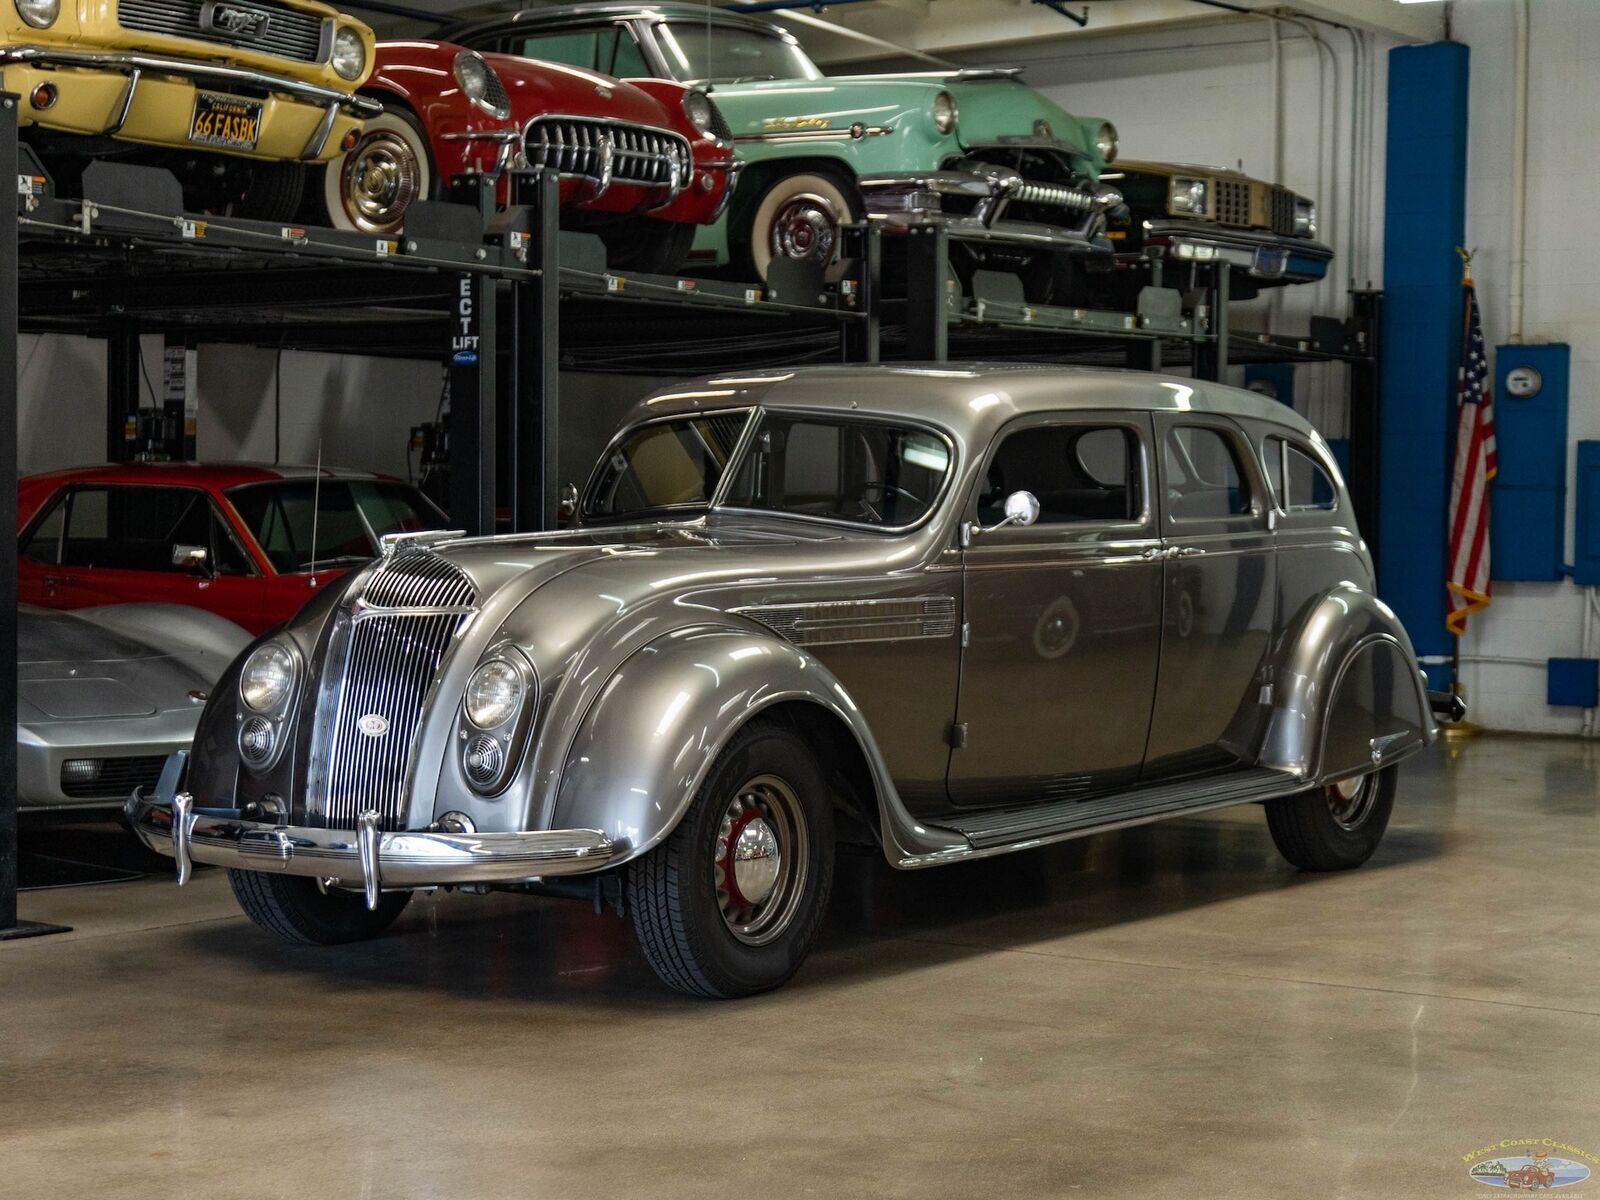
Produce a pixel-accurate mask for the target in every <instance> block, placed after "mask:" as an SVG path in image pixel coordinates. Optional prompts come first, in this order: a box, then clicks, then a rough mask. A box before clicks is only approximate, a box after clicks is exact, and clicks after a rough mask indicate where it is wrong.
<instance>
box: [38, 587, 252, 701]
mask: <svg viewBox="0 0 1600 1200" xmlns="http://www.w3.org/2000/svg"><path fill="white" fill-rule="evenodd" d="M226 666H227V662H226V660H224V659H222V658H220V657H219V656H216V655H209V654H203V653H201V652H198V651H196V652H195V653H193V654H172V653H168V652H166V651H163V650H160V649H157V648H155V647H152V646H149V645H146V644H144V643H143V642H140V641H138V640H137V639H134V638H131V637H128V636H125V635H123V634H120V633H116V632H113V631H111V630H109V629H104V628H102V627H100V626H99V625H96V624H95V623H94V622H93V621H90V620H88V619H87V618H84V617H79V616H76V615H75V614H73V613H68V612H53V611H47V610H43V609H34V608H21V609H19V610H18V612H17V719H18V721H19V722H20V723H22V724H24V725H39V724H47V723H51V722H56V721H81V720H100V719H106V718H124V717H142V716H154V715H156V714H157V713H158V712H169V711H172V710H174V709H178V710H187V709H197V708H198V706H199V704H200V703H201V702H202V701H203V699H204V696H205V693H206V692H207V691H208V690H209V688H210V686H211V683H212V681H213V680H215V679H216V677H217V676H218V675H219V674H221V672H222V669H223V668H224V667H226ZM191 693H198V694H199V696H200V699H199V700H197V699H195V698H194V696H193V695H191Z"/></svg>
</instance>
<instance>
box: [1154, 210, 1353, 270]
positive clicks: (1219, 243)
mask: <svg viewBox="0 0 1600 1200" xmlns="http://www.w3.org/2000/svg"><path fill="white" fill-rule="evenodd" d="M1145 244H1146V245H1152V244H1153V245H1158V246H1165V247H1166V248H1167V254H1168V256H1169V257H1170V258H1172V259H1175V260H1176V261H1178V262H1225V263H1227V264H1228V265H1229V266H1232V267H1237V268H1239V269H1241V270H1243V271H1245V272H1247V273H1248V274H1250V275H1253V276H1255V277H1256V278H1258V279H1288V280H1295V281H1298V282H1311V281H1314V280H1317V279H1321V278H1322V277H1323V276H1324V275H1326V274H1327V273H1328V263H1330V262H1331V261H1333V249H1332V248H1331V247H1329V246H1325V245H1323V244H1322V243H1321V242H1316V241H1312V240H1311V239H1310V238H1301V237H1289V236H1287V235H1285V234H1281V233H1271V232H1269V231H1267V230H1264V229H1224V228H1220V227H1218V226H1214V225H1206V224H1204V223H1203V222H1198V221H1149V222H1147V223H1146V224H1145Z"/></svg>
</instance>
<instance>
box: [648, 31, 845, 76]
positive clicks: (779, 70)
mask: <svg viewBox="0 0 1600 1200" xmlns="http://www.w3.org/2000/svg"><path fill="white" fill-rule="evenodd" d="M656 41H657V42H658V43H659V44H660V46H661V53H662V54H664V55H665V56H666V59H667V62H668V63H669V64H670V65H671V67H672V74H673V76H674V77H675V78H677V79H678V80H680V81H682V82H685V83H688V82H691V81H695V82H711V83H755V82H759V81H762V80H767V79H821V78H822V72H821V71H819V70H818V69H817V64H816V63H814V62H812V61H811V60H810V59H809V58H808V57H806V52H805V51H804V50H802V49H800V47H799V46H797V45H796V44H795V43H794V42H791V41H789V40H788V39H787V38H782V37H779V36H778V35H776V34H769V33H760V32H758V31H757V30H754V29H730V28H728V27H727V26H725V25H706V24H702V23H696V22H694V21H666V22H663V23H662V24H660V25H657V26H656Z"/></svg>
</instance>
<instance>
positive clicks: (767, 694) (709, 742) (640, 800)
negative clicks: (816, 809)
mask: <svg viewBox="0 0 1600 1200" xmlns="http://www.w3.org/2000/svg"><path fill="white" fill-rule="evenodd" d="M789 701H802V702H806V703H811V704H816V705H820V706H821V707H823V708H825V709H827V710H828V711H829V712H831V713H832V714H833V715H834V716H835V717H837V718H838V719H839V720H840V721H842V722H843V723H844V724H845V725H846V726H847V727H848V728H849V729H850V732H851V733H852V734H853V735H854V736H855V738H856V740H857V742H858V743H859V744H860V746H861V748H862V751H863V754H864V755H865V757H866V759H867V763H868V766H869V769H870V770H871V772H872V775H873V778H874V783H875V784H876V786H877V790H878V794H879V797H880V798H882V797H884V796H885V795H889V794H892V791H893V785H892V784H891V783H890V781H889V778H888V774H887V771H886V769H885V768H884V765H883V761H882V758H881V756H880V755H879V754H878V752H877V749H876V746H875V744H874V742H873V739H872V735H871V732H870V731H869V730H868V729H867V726H866V722H865V720H864V718H863V717H862V715H861V713H860V711H859V710H858V709H857V708H856V706H855V702H854V701H853V700H851V698H850V696H849V694H848V693H847V692H846V691H845V689H844V688H843V686H842V685H841V684H840V683H839V681H838V680H837V679H836V678H834V676H833V674H832V673H831V672H830V671H829V670H828V669H827V668H826V667H824V666H823V665H822V664H821V663H820V662H818V661H817V659H815V658H813V657H812V656H811V655H809V654H807V653H806V652H805V651H804V650H801V649H800V648H798V647H796V646H792V645H790V644H789V643H787V642H785V641H782V640H780V639H778V638H776V637H773V636H771V635H770V634H763V633H758V632H754V631H747V630H743V629H737V628H729V627H727V626H705V625H701V626H694V627H691V628H687V629H679V630H676V631H674V632H672V633H669V634H666V635H664V636H662V637H660V638H658V639H656V640H655V641H653V642H651V643H650V644H649V645H647V646H644V647H642V648H641V649H639V650H637V651H635V652H634V653H633V654H632V655H631V656H629V657H628V658H627V659H626V660H625V661H624V662H623V664H622V665H621V666H620V667H619V668H617V670H616V672H615V673H614V674H613V675H612V677H611V679H610V681H609V682H608V683H607V684H606V686H605V688H604V689H603V690H602V691H601V693H600V695H599V697H598V698H597V699H596V700H595V702H594V703H593V705H591V706H590V709H589V711H588V713H587V714H586V716H585V718H584V721H583V724H582V727H581V728H580V730H579V732H578V735H577V737H575V738H574V739H573V741H572V744H571V747H570V749H569V750H568V752H567V756H566V760H565V763H564V764H563V768H562V772H561V781H560V784H559V786H558V789H557V792H556V804H555V819H554V822H553V824H552V826H551V828H555V829H566V828H584V829H598V830H601V831H602V832H603V833H605V834H606V836H607V837H610V838H612V839H613V840H618V841H620V840H622V839H626V840H627V841H628V843H629V845H630V847H631V848H630V850H629V853H628V855H627V857H628V858H637V857H638V856H639V855H641V854H643V853H645V852H646V851H648V850H650V849H651V848H652V847H653V846H655V845H656V844H658V843H659V842H661V841H662V839H664V838H665V837H666V836H667V835H668V834H669V833H671V832H672V830H673V829H674V828H675V827H676V826H677V824H678V821H679V820H680V819H681V818H682V816H683V814H684V813H685V812H686V811H687V810H688V808H689V805H690V803H691V802H692V801H693V799H694V796H695V793H696V792H697V791H698V790H699V788H700V784H701V782H702V781H703V780H704V779H705V777H706V775H707V773H709V772H710V770H711V766H712V763H713V762H715V761H716V757H717V755H718V754H719V753H721V751H722V748H723V747H724V746H725V745H727V743H728V740H729V739H730V738H731V737H732V736H733V734H734V733H735V732H736V731H737V730H738V729H739V728H740V726H742V725H743V724H744V723H745V722H746V721H748V720H749V719H750V718H751V717H753V716H755V715H756V714H757V713H759V712H761V711H763V710H765V709H768V708H771V707H772V706H773V705H775V704H782V703H785V702H789ZM618 861H623V860H618Z"/></svg>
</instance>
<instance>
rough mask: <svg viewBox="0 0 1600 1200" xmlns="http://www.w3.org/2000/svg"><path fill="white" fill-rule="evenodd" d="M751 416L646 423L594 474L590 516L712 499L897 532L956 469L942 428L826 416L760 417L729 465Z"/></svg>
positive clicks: (647, 511)
mask: <svg viewBox="0 0 1600 1200" xmlns="http://www.w3.org/2000/svg"><path fill="white" fill-rule="evenodd" d="M748 420H749V417H748V414H747V413H746V412H743V411H741V412H738V413H722V414H704V415H696V416H692V417H683V418H679V419H676V420H667V421H656V422H651V423H650V424H647V425H642V426H639V427H638V428H636V429H634V430H633V431H632V432H630V433H629V434H628V435H627V436H625V437H624V438H623V439H622V440H621V441H620V442H619V443H618V444H617V445H616V446H615V447H614V448H613V449H612V450H611V451H610V452H609V453H608V455H607V456H606V459H605V460H604V461H603V462H602V463H601V464H600V466H599V468H598V469H597V470H596V471H595V474H594V478H593V482H592V483H591V484H590V487H589V493H588V495H587V496H586V497H585V500H584V507H583V513H584V516H585V517H587V518H591V519H600V520H616V519H620V518H627V517H643V516H650V515H652V514H659V513H661V512H662V511H664V510H672V509H704V508H707V507H709V506H711V505H712V504H713V503H714V504H715V505H716V506H717V507H718V508H737V509H748V510H755V511H760V512H772V513H783V514H787V515H790V516H799V517H813V518H820V519H822V520H828V521H848V522H850V523H852V524H857V525H868V526H876V527H878V528H881V529H896V528H902V527H904V526H908V525H915V524H916V523H917V522H919V521H921V520H922V518H923V517H925V516H926V515H927V514H928V513H929V512H930V511H931V510H932V508H933V505H934V504H935V503H936V502H937V500H938V498H939V494H940V493H941V492H942V491H943V489H944V482H945V478H946V476H947V475H948V474H949V473H950V468H951V461H950V446H949V444H948V443H947V442H946V441H945V440H944V439H943V438H942V437H940V436H939V435H938V434H936V433H933V432H930V431H929V430H927V429H921V428H917V427H915V426H907V425H897V424H894V423H893V422H886V421H874V420H868V419H856V418H852V417H832V416H829V415H826V414H822V413H805V414H800V413H773V412H769V413H763V414H761V415H760V417H759V418H758V420H759V422H760V423H759V425H758V426H757V427H756V429H755V431H754V433H753V434H752V435H751V436H750V437H749V439H748V440H747V441H746V442H745V443H744V445H745V448H744V450H742V451H741V452H740V453H739V457H738V461H737V462H736V463H730V462H729V459H730V457H731V455H732V452H733V450H734V448H735V447H736V446H737V445H738V442H739V436H740V434H741V433H742V432H743V431H744V426H745V424H746V423H747V421H748ZM724 476H726V479H724Z"/></svg>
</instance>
